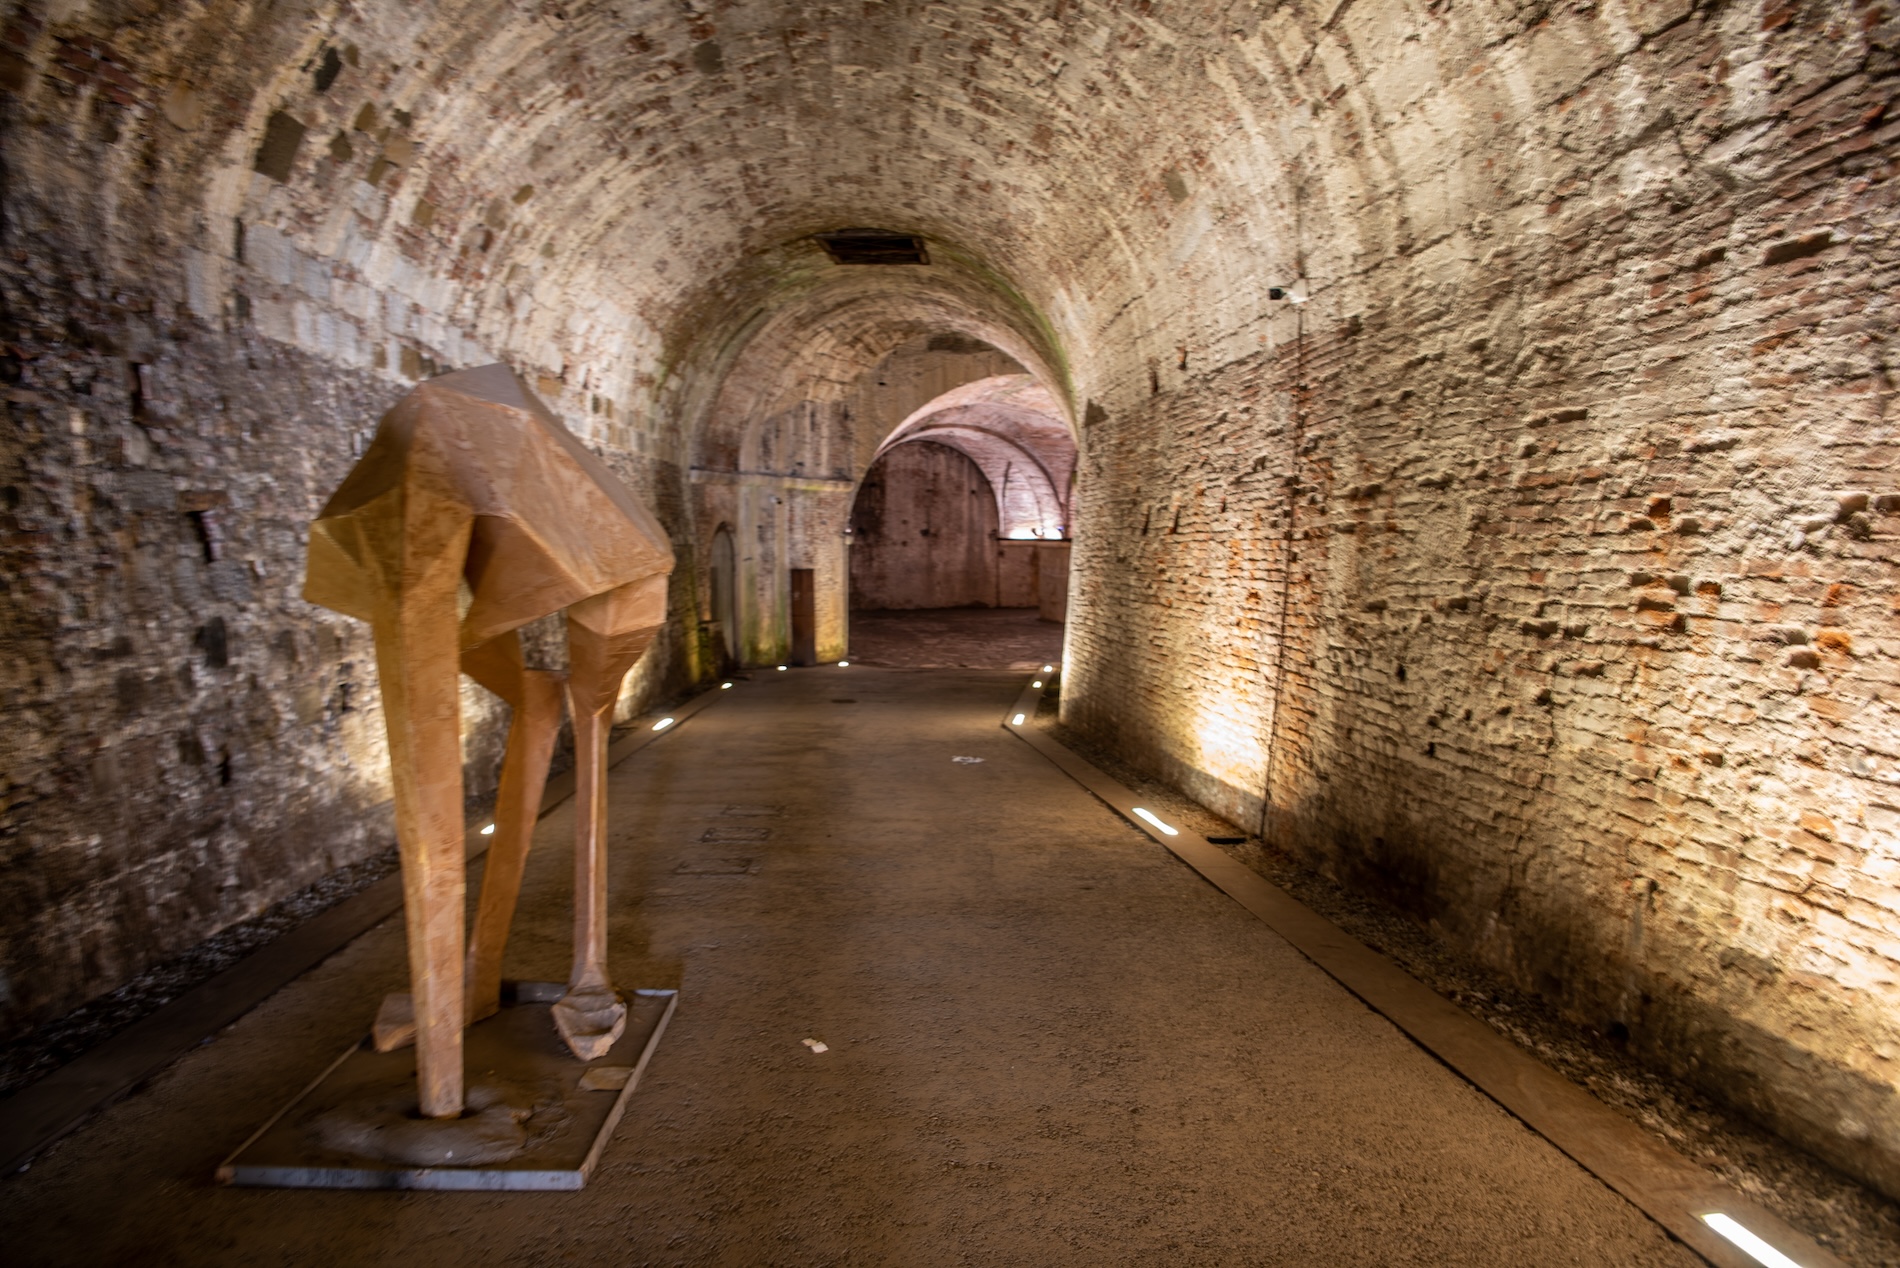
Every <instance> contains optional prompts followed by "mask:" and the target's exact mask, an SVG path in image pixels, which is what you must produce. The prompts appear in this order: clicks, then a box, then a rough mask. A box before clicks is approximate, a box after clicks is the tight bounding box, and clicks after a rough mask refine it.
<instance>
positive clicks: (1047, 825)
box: [0, 665, 1700, 1268]
mask: <svg viewBox="0 0 1900 1268" xmlns="http://www.w3.org/2000/svg"><path fill="white" fill-rule="evenodd" d="M1020 685H1021V680H1020V675H1018V674H1013V673H1007V672H995V671H958V670H937V671H916V670H902V669H885V668H875V667H865V666H860V665H853V666H852V667H851V668H849V669H838V668H835V667H825V668H819V669H810V670H799V671H793V672H788V673H771V672H767V673H764V674H758V675H755V676H754V678H753V680H752V681H749V682H744V683H741V684H740V686H739V687H736V688H735V689H734V690H732V691H731V692H729V693H727V698H723V699H721V700H720V701H719V702H718V704H717V705H716V706H715V707H713V708H712V709H709V710H708V711H706V712H705V713H703V714H701V715H699V716H698V717H696V718H694V719H693V720H692V721H691V722H690V723H689V724H688V725H686V726H685V727H683V728H682V729H681V730H680V731H679V732H677V733H675V734H673V735H670V736H668V737H666V738H665V739H664V740H663V741H662V742H660V743H658V744H655V745H653V746H652V747H650V748H648V749H646V750H645V751H644V752H642V753H641V754H639V755H638V756H636V757H635V758H633V759H632V760H630V761H629V762H628V763H627V764H626V765H624V766H623V767H621V768H620V769H619V770H617V771H616V772H615V773H614V776H613V780H612V796H613V804H614V815H615V819H614V826H615V835H616V842H615V854H614V862H613V885H614V923H613V931H612V936H613V952H614V959H615V963H616V976H617V978H618V980H619V983H620V984H621V985H622V986H623V987H630V986H636V985H642V986H677V987H679V988H680V989H681V991H682V997H681V1002H680V1007H679V1013H678V1016H677V1017H676V1018H675V1020H674V1023H673V1027H672V1029H671V1030H670V1031H669V1032H668V1034H667V1036H666V1038H665V1040H664V1042H663V1043H662V1045H661V1047H660V1050H659V1052H658V1054H657V1056H656V1057H655V1060H654V1064H653V1066H652V1068H651V1071H650V1073H649V1076H648V1080H647V1082H646V1083H645V1084H644V1085H643V1086H641V1088H640V1089H639V1090H638V1092H637V1093H636V1094H635V1095H634V1097H633V1100H632V1103H631V1108H630V1110H629V1112H628V1114H627V1117H626V1119H625V1120H624V1122H623V1123H622V1125H621V1127H620V1129H619V1131H618V1133H617V1135H616V1136H615V1138H614V1140H613V1142H612V1143H611V1144H610V1146H609V1148H608V1150H607V1153H606V1156H605V1159H604V1162H603V1164H602V1167H601V1169H600V1171H599V1172H598V1173H597V1175H596V1177H595V1180H594V1182H593V1184H592V1185H591V1186H590V1187H589V1188H588V1189H586V1190H585V1191H583V1192H581V1193H576V1194H523V1195H459V1194H408V1195H403V1194H362V1193H323V1192H284V1191H276V1192H272V1191H258V1190H248V1191H240V1190H222V1189H218V1188H216V1187H214V1186H212V1184H211V1183H210V1176H211V1172H212V1169H213V1167H214V1166H215V1165H216V1164H217V1162H218V1161H219V1159H220V1158H221V1157H222V1155H223V1154H224V1153H226V1152H227V1151H228V1150H229V1149H230V1148H231V1147H232V1146H233V1145H235V1144H236V1143H237V1142H238V1141H240V1140H241V1139H243V1137H244V1136H245V1135H246V1134H247V1133H248V1132H249V1131H250V1130H251V1128H252V1127H254V1126H255V1125H256V1124H257V1123H258V1122H260V1121H261V1120H262V1119H263V1118H264V1117H265V1116H266V1115H268V1114H269V1113H270V1112H272V1111H273V1110H274V1109H275V1108H276V1107H277V1106H278V1105H279V1104H281V1103H282V1102H283V1101H284V1100H285V1099H286V1098H287V1097H288V1096H290V1095H291V1094H292V1093H293V1092H295V1091H296V1090H297V1089H298V1088H300V1087H301V1086H302V1085H303V1084H304V1083H305V1082H306V1081H307V1080H308V1079H309V1078H311V1077H312V1076H313V1075H314V1074H315V1073H316V1072H317V1071H319V1070H320V1069H321V1068H322V1067H323V1066H324V1064H325V1063H327V1062H328V1061H329V1060H330V1059H331V1057H332V1056H334V1055H335V1053H337V1052H339V1051H341V1049H342V1048H343V1047H344V1046H345V1045H346V1044H347V1043H348V1042H350V1041H351V1040H353V1039H354V1038H355V1037H356V1036H358V1035H360V1034H361V1033H362V1032H363V1031H364V1029H365V1028H366V1027H367V1025H368V1023H369V1020H370V1018H371V1016H372V1014H373V1012H374V1009H375V1006H376V1001H377V999H378V998H379V997H380V995H381V994H382V992H383V991H385V990H387V989H391V988H394V987H397V986H399V985H400V981H401V977H402V943H401V931H400V928H399V926H398V925H397V924H396V923H395V922H391V923H390V924H388V925H385V926H383V927H382V928H380V929H378V930H376V931H375V932H373V933H371V934H370V935H367V936H365V937H364V938H362V939H360V940H358V941H357V942H356V943H354V944H353V945H351V946H350V947H349V948H347V949H346V950H344V951H343V952H341V953H340V954H338V955H337V956H335V957H333V958H332V959H331V960H330V961H328V962H327V963H325V964H324V965H323V966H321V967H320V968H319V969H317V970H315V971H313V972H312V973H310V974H308V975H306V976H305V977H304V978H302V979H300V980H299V981H297V982H296V983H294V984H292V985H291V986H290V987H288V988H286V989H284V990H283V991H281V992H279V993H278V994H277V995H276V996H274V997H273V998H271V999H270V1000H268V1001H267V1002H266V1003H265V1004H263V1005H262V1006H260V1007H259V1008H258V1009H257V1010H255V1011H254V1012H252V1013H251V1014H250V1015H248V1016H247V1017H245V1018H244V1019H243V1020H242V1021H240V1022H238V1023H237V1024H236V1025H234V1026H233V1027H231V1028H230V1029H229V1030H228V1031H227V1032H226V1033H225V1034H224V1035H222V1036H221V1037H220V1038H219V1039H218V1040H217V1041H216V1042H215V1043H212V1044H210V1045H208V1046H206V1047H204V1048H201V1049H199V1050H198V1051H196V1052H195V1053H193V1054H192V1055H191V1056H189V1057H188V1058H186V1059H185V1060H184V1061H182V1062H180V1063H179V1064H178V1065H177V1066H175V1067H173V1068H172V1069H171V1070H170V1071H169V1072H167V1073H166V1074H165V1075H163V1076H162V1077H160V1078H158V1079H156V1080H154V1081H153V1082H152V1084H151V1085H150V1086H149V1087H148V1088H146V1089H145V1090H143V1091H142V1092H140V1093H139V1094H137V1095H135V1096H134V1097H132V1098H131V1099H129V1100H127V1101H125V1102H122V1103H121V1104H119V1105H118V1106H116V1107H114V1108H112V1109H110V1110H108V1111H107V1112H106V1113H105V1114H103V1115H102V1116H101V1117H100V1118H99V1119H98V1120H97V1121H96V1122H94V1123H93V1124H92V1125H91V1126H90V1127H88V1128H86V1129H85V1130H83V1131H82V1132H80V1133H79V1134H77V1135H75V1136H73V1137H70V1138H69V1139H67V1140H66V1141H65V1142H64V1143H63V1144H61V1145H59V1146H57V1147H56V1148H54V1149H53V1150H52V1151H50V1152H49V1153H48V1154H47V1155H45V1156H44V1157H42V1159H41V1160H40V1161H39V1162H38V1163H36V1164H35V1165H34V1167H33V1168H32V1170H31V1171H29V1172H28V1173H26V1174H25V1175H22V1176H19V1177H16V1178H14V1179H11V1180H9V1181H6V1182H4V1183H3V1184H0V1226H4V1227H5V1228H6V1229H8V1230H9V1231H8V1233H7V1246H6V1252H5V1254H6V1258H7V1260H8V1262H13V1263H33V1264H41V1263H45V1264H88V1265H96V1264H107V1263H110V1264H155V1265H162V1264H191V1265H208V1264H234V1265H235V1264H242V1265H255V1264H311V1265H337V1264H380V1263H389V1264H396V1263H400V1264H403V1265H418V1266H419V1265H432V1264H444V1265H447V1264H457V1265H465V1264H563V1263H576V1264H629V1265H631V1264H721V1265H774V1264H784V1265H823V1264H880V1265H881V1264H890V1265H936V1264H963V1263H972V1264H1002V1265H1018V1264H1022V1265H1056V1264H1060V1265H1068V1264H1074V1265H1105V1264H1170V1265H1172V1264H1222V1265H1227V1264H1232V1265H1265V1264H1285V1265H1299V1266H1302V1268H1313V1266H1316V1265H1399V1264H1417V1265H1489V1264H1496V1265H1513V1266H1517V1265H1527V1264H1535V1265H1540V1266H1554V1265H1564V1264H1577V1265H1639V1264H1640V1265H1681V1266H1684V1268H1687V1266H1689V1265H1694V1264H1697V1263H1699V1262H1700V1261H1699V1260H1697V1259H1696V1258H1695V1257H1694V1256H1693V1255H1691V1254H1690V1253H1689V1252H1688V1251H1687V1250H1685V1249H1684V1248H1682V1247H1681V1246H1680V1245H1678V1244H1675V1243H1673V1242H1671V1241H1670V1240H1668V1238H1667V1237H1666V1235H1665V1234H1663V1233H1662V1232H1661V1231H1660V1230H1659V1229H1658V1228H1656V1227H1655V1226H1654V1225H1652V1224H1650V1223H1649V1222H1648V1221H1647V1220H1645V1219H1644V1218H1643V1217H1642V1216H1641V1215H1639V1214H1638V1213H1637V1212H1636V1211H1635V1210H1634V1209H1633V1208H1631V1207H1630V1206H1628V1205H1627V1204H1625V1203H1624V1202H1623V1201H1622V1200H1621V1199H1619V1198H1617V1197H1616V1196H1615V1195H1613V1194H1612V1193H1610V1192H1609V1191H1608V1190H1607V1189H1605V1188H1604V1187H1603V1186H1602V1185H1601V1184H1599V1183H1598V1182H1597V1181H1596V1180H1594V1179H1593V1178H1592V1177H1590V1176H1589V1175H1587V1174H1586V1173H1584V1172H1583V1171H1581V1170H1580V1169H1579V1168H1577V1167H1576V1166H1575V1165H1573V1164H1572V1163H1570V1162H1569V1161H1568V1160H1567V1159H1566V1158H1564V1157H1563V1156H1562V1155H1560V1154H1558V1153H1557V1152H1556V1150H1554V1149H1553V1148H1551V1147H1550V1146H1549V1145H1548V1144H1546V1143H1545V1142H1544V1141H1543V1140H1542V1139H1541V1138H1539V1137H1537V1136H1534V1135H1532V1134H1531V1133H1530V1132H1529V1131H1527V1130H1526V1129H1524V1128H1523V1127H1522V1126H1520V1125H1519V1124H1518V1123H1517V1122H1516V1121H1515V1120H1514V1119H1512V1118H1511V1117H1510V1116H1509V1115H1507V1114H1505V1113H1504V1112H1503V1111H1502V1110H1500V1109H1498V1108H1497V1107H1496V1106H1495V1105H1494V1104H1493V1103H1492V1102H1490V1101H1488V1100H1487V1099H1485V1098H1484V1097H1483V1096H1481V1095H1479V1094H1478V1093H1477V1092H1475V1091H1473V1090H1472V1089H1471V1088H1470V1087H1468V1086H1467V1085H1466V1084H1464V1083H1463V1082H1462V1081H1460V1080H1459V1079H1458V1078H1457V1077H1456V1076H1454V1075H1452V1074H1451V1073H1449V1072H1448V1071H1446V1070H1445V1069H1444V1068H1443V1067H1442V1066H1440V1065H1438V1064H1437V1063H1436V1062H1435V1061H1434V1060H1432V1059H1431V1058H1430V1057H1428V1056H1427V1055H1425V1054H1424V1053H1423V1052H1422V1051H1420V1050H1419V1049H1417V1048H1416V1047H1414V1046H1413V1045H1412V1044H1411V1043H1410V1042H1408V1041H1407V1040H1406V1039H1405V1038H1403V1037H1402V1036H1401V1035H1400V1034H1399V1033H1398V1032H1397V1031H1395V1030H1394V1029H1393V1028H1392V1027H1391V1026H1390V1025H1389V1024H1388V1023H1386V1022H1385V1021H1384V1020H1383V1019H1381V1018H1379V1017H1378V1016H1376V1015H1374V1014H1372V1013H1371V1012H1369V1011H1368V1010H1366V1009H1365V1008H1364V1007H1363V1006H1362V1005H1360V1004H1359V1003H1358V1002H1357V1001H1356V1000H1355V999H1354V998H1352V997H1351V996H1349V995H1348V994H1346V993H1345V991H1343V990H1342V989H1341V988H1339V987H1338V986H1337V985H1335V984H1334V983H1333V982H1332V981H1331V979H1329V978H1327V977H1326V976H1324V975H1323V974H1322V973H1320V972H1319V971H1318V970H1317V969H1315V968H1314V967H1313V966H1312V965H1310V964H1309V963H1308V962H1307V961H1305V960H1304V959H1303V958H1301V957H1300V956H1299V955H1298V954H1297V953H1295V952H1294V951H1292V950H1291V949H1290V948H1288V947H1287V946H1286V945H1285V944H1284V943H1282V942H1281V941H1280V940H1279V938H1278V937H1276V936H1275V935H1274V934H1272V933H1271V932H1269V931H1268V930H1267V929H1266V928H1265V927H1264V926H1263V925H1261V924H1260V923H1259V922H1258V921H1256V920H1254V919H1253V918H1252V917H1251V916H1249V915H1248V914H1246V913H1245V912H1244V911H1243V910H1241V908H1240V907H1238V906H1237V905H1235V904H1234V903H1233V902H1231V901H1230V900H1228V899H1227V898H1226V897H1224V896H1223V895H1221V894H1220V893H1219V892H1218V891H1216V890H1214V889H1213V888H1212V887H1210V886H1208V885H1207V884H1205V883H1204V882H1202V881H1201V880H1200V879H1199V878H1198V877H1196V876H1195V875H1194V874H1193V873H1191V872H1190V871H1189V870H1188V869H1187V868H1186V867H1184V866H1183V865H1181V864H1180V863H1178V862H1176V861H1175V860H1174V859H1173V857H1172V856H1170V855H1168V854H1166V853H1165V852H1163V851H1162V850H1161V849H1160V848H1159V847H1157V846H1155V845H1153V844H1152V843H1150V842H1149V841H1148V840H1147V839H1146V838H1145V837H1143V836H1141V835H1139V834H1138V833H1136V832H1135V831H1133V830H1132V829H1130V828H1128V827H1127V826H1126V825H1125V824H1123V823H1122V822H1121V821H1120V820H1118V819H1117V818H1116V817H1115V816H1113V815H1112V814H1111V813H1110V812H1109V811H1108V810H1106V809H1105V808H1104V807H1103V806H1101V805H1100V804H1099V803H1098V802H1096V801H1095V800H1094V799H1093V798H1091V797H1090V796H1089V795H1088V794H1087V793H1085V792H1083V791H1082V790H1081V789H1080V788H1079V787H1077V786H1076V785H1075V784H1073V783H1071V782H1070V781H1069V780H1068V779H1066V778H1065V777H1064V776H1062V775H1061V774H1060V773H1058V772H1057V771H1056V770H1055V769H1054V768H1053V767H1051V766H1050V765H1049V764H1048V763H1047V762H1045V761H1044V760H1043V759H1042V758H1041V757H1039V756H1037V755H1036V754H1035V753H1034V752H1033V751H1032V750H1031V749H1029V748H1028V746H1026V745H1024V744H1022V743H1021V742H1020V741H1017V740H1015V739H1013V738H1012V737H1010V736H1009V735H1008V734H1007V733H1005V732H1004V731H1003V730H1001V729H1000V728H999V727H998V725H997V723H998V720H999V718H1000V716H1001V714H1002V712H1003V710H1004V708H1005V706H1006V705H1008V704H1009V703H1010V701H1011V700H1012V699H1013V698H1014V696H1015V693H1016V691H1017V690H1018V688H1019V687H1020ZM959 755H962V756H974V757H981V758H982V759H983V761H982V762H981V763H980V764H969V765H964V764H957V763H954V762H952V761H951V758H952V757H954V756H959ZM570 832H571V820H570V818H569V813H568V811H567V810H566V809H562V810H560V811H557V812H556V813H555V814H553V815H551V816H550V817H549V818H548V820H546V821H545V823H544V824H543V833H542V840H541V844H540V845H539V846H538V849H537V855H536V858H535V861H534V862H533V864H532V865H531V869H532V870H531V876H530V888H529V892H528V894H527V895H526V897H525V899H524V905H523V910H522V912H521V916H520V920H519V924H518V929H517V934H516V937H515V940H514V942H513V944H512V945H511V961H512V962H511V965H510V968H511V971H512V972H513V973H515V974H517V975H519V976H524V977H560V976H563V975H564V973H565V969H566V962H567V931H566V920H567V912H566V903H567V875H568V873H567V868H568V864H569V859H568V851H567V848H566V842H567V839H568V834H569V833H570ZM806 1038H814V1039H819V1040H822V1041H823V1042H824V1043H826V1044H828V1045H830V1051H828V1052H825V1053H822V1054H814V1053H813V1052H812V1051H810V1050H809V1049H808V1048H807V1047H805V1046H804V1045H803V1044H802V1043H801V1042H800V1041H801V1040H803V1039H806Z"/></svg>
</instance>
